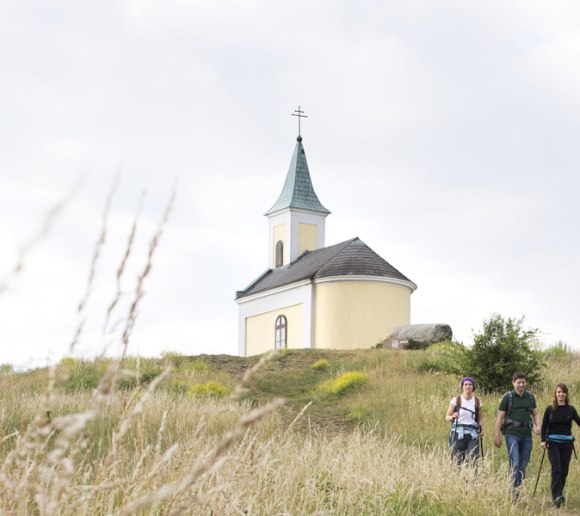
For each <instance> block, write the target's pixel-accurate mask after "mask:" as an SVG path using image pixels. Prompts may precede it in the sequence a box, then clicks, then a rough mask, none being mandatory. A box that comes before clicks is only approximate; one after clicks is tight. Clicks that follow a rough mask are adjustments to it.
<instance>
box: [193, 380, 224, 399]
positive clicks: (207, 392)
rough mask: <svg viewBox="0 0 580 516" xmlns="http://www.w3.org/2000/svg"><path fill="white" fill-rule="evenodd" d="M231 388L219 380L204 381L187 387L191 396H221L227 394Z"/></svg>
mask: <svg viewBox="0 0 580 516" xmlns="http://www.w3.org/2000/svg"><path fill="white" fill-rule="evenodd" d="M230 391H231V389H230V388H229V387H226V386H225V385H222V384H221V383H219V382H214V381H209V382H206V383H198V384H196V385H193V386H192V387H191V388H190V389H189V394H190V395H191V396H203V397H214V398H221V397H223V396H225V395H227V394H229V393H230Z"/></svg>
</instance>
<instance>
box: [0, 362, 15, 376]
mask: <svg viewBox="0 0 580 516" xmlns="http://www.w3.org/2000/svg"><path fill="white" fill-rule="evenodd" d="M13 372H14V367H13V366H12V364H0V374H11V373H13Z"/></svg>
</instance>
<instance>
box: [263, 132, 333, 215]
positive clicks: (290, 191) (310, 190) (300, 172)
mask: <svg viewBox="0 0 580 516" xmlns="http://www.w3.org/2000/svg"><path fill="white" fill-rule="evenodd" d="M296 140H297V142H298V143H296V147H295V148H294V154H293V155H292V161H291V162H290V168H289V169H288V174H287V175H286V181H285V183H284V188H282V193H281V194H280V196H279V197H278V200H277V201H276V202H275V203H274V206H272V207H271V208H270V209H269V210H268V211H267V212H266V213H265V214H264V215H271V214H272V213H276V212H277V211H280V210H283V209H285V208H300V209H303V210H310V211H316V212H318V213H325V214H327V215H328V214H329V213H330V211H329V210H327V209H326V208H325V207H324V206H322V203H321V202H320V201H319V200H318V197H317V196H316V193H315V192H314V187H313V186H312V181H311V179H310V172H309V171H308V163H307V162H306V154H305V153H304V147H303V146H302V137H301V136H298V138H296Z"/></svg>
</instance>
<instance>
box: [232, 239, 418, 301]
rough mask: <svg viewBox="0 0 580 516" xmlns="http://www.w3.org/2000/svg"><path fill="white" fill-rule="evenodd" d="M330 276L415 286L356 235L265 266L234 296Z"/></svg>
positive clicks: (244, 295)
mask: <svg viewBox="0 0 580 516" xmlns="http://www.w3.org/2000/svg"><path fill="white" fill-rule="evenodd" d="M331 276H332V277H335V276H379V277H384V278H393V279H397V280H400V281H406V282H409V283H410V284H411V285H412V286H413V287H414V288H413V290H415V289H416V288H417V285H415V284H414V283H413V282H412V281H411V280H410V279H409V278H407V277H406V276H405V275H403V274H401V273H400V272H399V271H398V270H397V269H395V268H394V267H393V266H392V265H391V264H390V263H388V262H387V261H386V260H384V259H383V258H381V257H380V256H379V255H378V254H377V253H375V252H374V251H373V250H372V249H371V248H370V247H368V246H367V245H366V244H365V243H364V242H363V241H362V240H360V239H359V238H358V237H356V238H353V239H351V240H347V241H346V242H341V243H340V244H335V245H331V246H329V247H323V248H322V249H317V250H315V251H306V252H305V253H304V254H302V255H300V256H299V257H298V258H296V260H294V261H293V262H292V263H290V264H288V265H285V266H282V267H278V268H276V269H268V270H267V271H266V272H264V273H263V274H262V275H261V276H259V277H258V278H257V279H256V280H255V281H253V282H252V283H251V284H250V285H249V286H248V287H247V288H246V289H245V290H241V291H238V292H236V299H241V298H243V297H246V296H250V295H252V294H257V293H259V292H265V291H267V290H271V289H274V288H278V287H282V286H284V285H290V284H291V283H295V282H297V281H302V280H306V279H310V280H314V279H317V278H325V277H331Z"/></svg>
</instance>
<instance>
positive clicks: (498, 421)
mask: <svg viewBox="0 0 580 516" xmlns="http://www.w3.org/2000/svg"><path fill="white" fill-rule="evenodd" d="M505 414H506V413H505V410H498V411H497V417H496V418H495V435H494V438H493V444H495V446H496V447H497V448H501V427H502V426H503V424H504V422H505Z"/></svg>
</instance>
